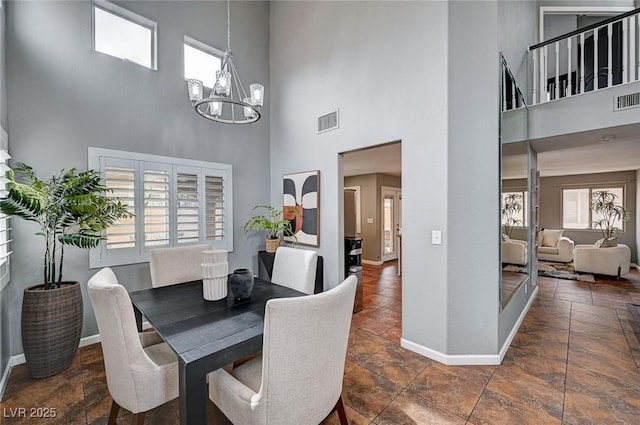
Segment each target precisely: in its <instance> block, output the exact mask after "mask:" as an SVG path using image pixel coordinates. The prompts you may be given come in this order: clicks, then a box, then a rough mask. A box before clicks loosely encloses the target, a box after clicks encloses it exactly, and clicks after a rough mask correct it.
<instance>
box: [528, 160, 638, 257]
mask: <svg viewBox="0 0 640 425" xmlns="http://www.w3.org/2000/svg"><path fill="white" fill-rule="evenodd" d="M607 182H616V183H620V182H626V185H625V197H626V199H625V205H626V207H627V209H629V210H631V211H633V214H632V215H631V219H630V220H629V221H627V223H626V231H625V233H623V234H622V235H620V237H619V238H618V242H619V243H623V244H625V245H628V246H629V248H631V261H633V262H635V261H636V260H637V258H638V247H637V243H636V241H637V237H636V210H637V206H636V205H637V204H636V171H635V170H634V171H621V172H617V173H599V174H583V175H574V176H562V177H542V178H541V179H540V227H543V228H545V229H562V189H563V188H571V187H576V185H580V184H593V183H597V184H599V183H605V184H606V183H607ZM563 236H567V237H569V238H570V239H572V240H573V241H574V242H575V243H576V245H577V244H592V243H594V242H595V241H597V240H598V239H600V238H601V237H602V233H601V232H600V231H599V230H569V229H565V231H564V233H563Z"/></svg>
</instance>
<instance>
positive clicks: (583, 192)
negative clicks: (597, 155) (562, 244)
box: [562, 186, 624, 229]
mask: <svg viewBox="0 0 640 425" xmlns="http://www.w3.org/2000/svg"><path fill="white" fill-rule="evenodd" d="M603 190H606V191H609V192H611V193H613V194H614V195H616V200H615V202H614V203H615V204H616V205H620V206H624V198H623V195H624V188H623V187H620V186H618V187H584V188H579V189H562V227H563V228H565V229H593V228H594V227H593V225H592V223H593V222H594V221H597V220H600V219H602V217H601V215H600V214H597V213H594V212H593V211H592V210H591V199H592V195H593V193H594V192H598V191H603ZM623 225H624V223H623V222H622V220H618V221H616V222H615V223H614V226H615V227H617V228H619V229H622V228H623Z"/></svg>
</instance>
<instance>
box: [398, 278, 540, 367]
mask: <svg viewBox="0 0 640 425" xmlns="http://www.w3.org/2000/svg"><path fill="white" fill-rule="evenodd" d="M537 294H538V287H537V286H536V288H535V289H534V292H533V294H531V297H530V298H529V302H528V303H527V305H526V306H525V308H524V309H523V310H522V313H521V314H520V316H519V317H518V320H517V321H516V323H515V325H514V326H513V329H512V330H511V333H509V336H508V337H507V339H506V341H505V342H504V344H503V345H502V348H501V349H500V351H499V352H498V354H444V353H441V352H440V351H437V350H433V349H431V348H428V347H425V346H423V345H420V344H416V343H415V342H412V341H409V340H406V339H404V338H401V339H400V346H401V347H403V348H406V349H407V350H411V351H413V352H415V353H418V354H421V355H423V356H425V357H428V358H430V359H432V360H435V361H437V362H440V363H442V364H446V365H448V366H478V365H499V364H500V363H502V359H504V356H505V354H506V353H507V350H508V349H509V346H510V345H511V341H513V338H514V337H515V336H516V334H517V333H518V329H519V328H520V324H521V323H522V321H523V320H524V318H525V316H526V315H527V312H528V311H529V308H530V307H531V304H532V303H533V300H534V299H535V297H536V295H537Z"/></svg>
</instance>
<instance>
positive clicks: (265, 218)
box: [244, 205, 295, 252]
mask: <svg viewBox="0 0 640 425" xmlns="http://www.w3.org/2000/svg"><path fill="white" fill-rule="evenodd" d="M256 210H265V212H264V214H256V215H254V216H252V217H251V218H250V219H249V221H247V222H246V223H245V225H244V231H245V232H250V231H255V230H266V232H267V237H266V250H267V252H276V249H278V247H279V246H280V236H281V235H285V236H294V235H293V231H292V230H291V222H290V221H289V220H287V219H286V218H284V217H283V213H282V210H280V209H278V208H274V207H272V206H270V205H258V206H256V207H254V208H253V210H252V211H251V212H255V211H256ZM294 214H295V212H294Z"/></svg>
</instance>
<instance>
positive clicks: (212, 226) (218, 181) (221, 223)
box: [204, 171, 226, 241]
mask: <svg viewBox="0 0 640 425" xmlns="http://www.w3.org/2000/svg"><path fill="white" fill-rule="evenodd" d="M204 180H205V188H204V189H205V202H206V211H205V217H206V239H207V240H217V241H221V240H223V239H224V236H225V233H226V232H225V224H226V223H225V185H224V178H223V177H222V176H213V175H208V174H206V171H205V177H204Z"/></svg>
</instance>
